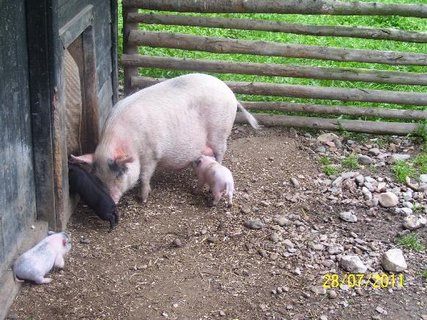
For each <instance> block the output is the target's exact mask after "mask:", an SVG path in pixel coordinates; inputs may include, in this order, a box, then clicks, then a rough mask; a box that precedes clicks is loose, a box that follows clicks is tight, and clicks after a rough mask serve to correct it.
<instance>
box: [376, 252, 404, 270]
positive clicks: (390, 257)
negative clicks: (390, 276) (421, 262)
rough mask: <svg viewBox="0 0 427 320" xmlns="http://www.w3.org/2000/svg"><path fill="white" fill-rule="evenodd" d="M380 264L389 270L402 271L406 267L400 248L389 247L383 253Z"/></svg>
mask: <svg viewBox="0 0 427 320" xmlns="http://www.w3.org/2000/svg"><path fill="white" fill-rule="evenodd" d="M382 266H383V268H384V269H385V270H386V271H389V272H402V271H404V270H406V269H407V268H408V265H407V264H406V261H405V257H404V256H403V252H402V250H400V249H390V250H388V251H387V252H386V253H384V255H383V258H382Z"/></svg>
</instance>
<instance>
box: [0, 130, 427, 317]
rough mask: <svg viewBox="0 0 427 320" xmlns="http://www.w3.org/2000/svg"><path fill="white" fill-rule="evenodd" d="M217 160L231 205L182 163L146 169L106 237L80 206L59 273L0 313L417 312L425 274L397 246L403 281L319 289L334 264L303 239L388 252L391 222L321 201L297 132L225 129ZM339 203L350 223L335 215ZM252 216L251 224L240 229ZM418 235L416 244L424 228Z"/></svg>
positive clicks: (423, 306)
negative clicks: (224, 147) (212, 200)
mask: <svg viewBox="0 0 427 320" xmlns="http://www.w3.org/2000/svg"><path fill="white" fill-rule="evenodd" d="M313 136H314V139H315V137H316V134H313ZM224 164H225V165H226V166H227V167H229V168H230V170H231V171H232V172H233V175H234V179H235V184H236V192H235V198H234V205H233V207H232V208H230V209H228V208H226V206H225V203H224V202H221V203H220V205H218V207H215V208H213V207H209V201H208V196H209V194H208V193H207V192H205V193H204V194H198V195H195V194H193V192H192V188H193V186H194V185H195V177H194V175H193V174H192V172H191V171H190V170H185V171H182V172H175V173H170V172H168V173H163V172H162V173H157V174H156V175H155V177H154V179H153V180H152V190H153V191H152V193H151V195H150V198H149V201H148V203H147V204H146V205H144V206H143V205H141V204H140V203H139V202H138V200H137V197H136V191H137V190H132V191H130V192H128V193H127V194H126V195H125V196H124V197H123V198H122V199H121V200H120V204H119V211H120V214H121V220H120V222H119V226H118V227H117V229H116V230H114V231H113V232H112V233H108V223H107V222H105V221H101V220H99V219H98V218H97V217H96V216H94V215H93V213H92V212H91V211H90V210H89V209H87V208H85V207H84V206H82V205H79V208H78V211H77V212H76V213H75V214H74V215H73V216H72V218H71V221H70V223H69V226H68V231H69V232H70V233H71V236H72V239H73V248H72V250H71V252H70V253H69V254H68V255H67V256H66V258H65V269H64V270H60V271H59V270H56V271H53V272H52V274H51V277H52V278H53V282H52V283H50V284H48V285H40V286H38V285H33V284H27V283H26V284H24V286H23V288H22V290H21V293H20V295H19V296H18V297H17V298H16V301H15V302H14V304H13V305H12V307H11V310H10V312H9V318H8V319H91V320H92V319H239V320H249V319H322V320H325V319H426V318H427V316H426V314H427V294H426V282H425V280H423V279H422V278H421V277H420V276H419V275H418V272H419V270H420V269H422V268H423V267H424V268H425V261H426V259H425V257H426V256H425V253H416V252H412V251H405V257H406V260H407V262H408V265H409V268H408V271H407V272H406V273H404V276H405V284H404V286H403V288H397V287H396V288H394V287H393V288H392V287H391V286H389V287H388V288H380V289H374V288H372V286H371V285H370V284H369V285H365V286H362V287H360V288H349V287H345V286H344V287H342V288H337V289H335V290H331V289H327V290H325V289H324V288H323V284H324V282H325V280H324V278H323V277H322V276H323V275H324V274H327V273H338V274H341V275H342V274H343V273H344V271H343V270H342V269H341V268H340V267H339V265H338V262H337V261H336V260H333V259H331V257H330V255H329V254H328V252H327V251H326V250H325V249H322V248H317V249H316V248H315V247H314V246H313V244H316V243H317V244H322V243H324V244H326V243H328V241H329V242H332V243H334V242H335V243H339V244H342V245H343V246H344V250H345V252H354V251H355V250H356V249H355V248H354V247H355V244H356V243H354V242H353V243H352V242H351V241H349V239H353V238H354V237H356V238H357V239H359V240H357V241H359V242H360V243H363V242H364V243H369V244H373V245H372V247H374V245H377V246H378V247H380V248H384V249H389V248H392V247H395V245H394V242H395V238H396V235H397V234H398V232H400V231H402V227H401V224H402V221H401V219H400V217H398V216H396V215H395V214H393V213H391V211H390V210H387V209H379V210H378V211H376V212H374V213H373V212H372V210H369V208H367V207H366V206H365V205H364V204H363V201H360V203H359V204H354V203H352V202H349V203H348V204H343V203H340V204H336V203H335V204H334V203H332V202H331V201H330V200H329V199H328V197H327V196H325V194H324V191H323V190H322V189H321V188H319V186H318V184H315V183H313V181H314V180H315V179H317V178H318V177H322V174H321V171H322V167H321V164H320V163H319V161H318V156H317V154H316V152H313V151H312V150H311V149H310V148H309V147H308V143H307V139H306V136H304V133H303V132H296V131H295V130H288V129H262V130H260V131H258V132H254V131H253V130H252V129H250V128H249V127H248V126H236V127H235V129H234V130H233V134H232V137H231V139H230V142H229V148H228V151H227V153H226V156H225V159H224ZM291 178H296V179H298V182H299V184H298V186H295V185H293V184H292V183H291V182H290V179H291ZM349 209H352V210H355V211H356V212H357V214H358V218H359V220H358V222H356V223H351V224H350V223H347V222H344V221H342V220H340V219H339V217H338V214H339V213H340V212H342V211H345V210H349ZM278 217H282V218H283V217H285V218H286V219H285V223H278ZM252 219H258V220H259V221H261V222H262V225H261V226H260V227H261V228H260V229H258V230H256V229H251V227H248V226H247V225H246V224H247V223H248V221H250V220H252ZM420 234H421V235H422V240H423V241H424V243H425V241H426V235H425V234H426V232H425V228H424V229H423V231H421V232H420ZM355 235H357V236H355ZM285 240H287V241H285ZM289 241H290V242H292V243H293V244H294V247H292V246H289ZM289 247H291V249H293V250H287V249H289ZM380 251H381V250H380ZM355 252H357V250H356V251H355ZM370 257H371V258H372V259H373V260H375V259H376V260H378V259H379V258H378V257H379V253H378V252H373V253H372V252H370ZM423 264H424V265H423ZM372 268H373V270H380V269H379V267H378V263H373V264H372ZM368 272H370V271H368ZM382 272H384V271H382ZM407 279H408V280H407ZM331 291H333V293H331Z"/></svg>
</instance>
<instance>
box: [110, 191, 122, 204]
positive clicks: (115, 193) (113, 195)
mask: <svg viewBox="0 0 427 320" xmlns="http://www.w3.org/2000/svg"><path fill="white" fill-rule="evenodd" d="M110 196H111V199H113V201H114V203H115V204H118V203H119V200H120V198H121V197H122V193H121V192H120V191H119V190H118V189H113V190H111V192H110Z"/></svg>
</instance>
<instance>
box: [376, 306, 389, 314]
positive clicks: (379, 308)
mask: <svg viewBox="0 0 427 320" xmlns="http://www.w3.org/2000/svg"><path fill="white" fill-rule="evenodd" d="M375 311H376V312H378V313H381V314H383V315H385V316H386V315H387V311H386V310H385V309H384V308H382V307H380V306H378V307H376V308H375Z"/></svg>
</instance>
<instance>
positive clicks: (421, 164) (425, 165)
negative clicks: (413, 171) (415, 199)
mask: <svg viewBox="0 0 427 320" xmlns="http://www.w3.org/2000/svg"><path fill="white" fill-rule="evenodd" d="M414 165H415V166H417V168H418V170H419V172H420V173H421V174H423V173H424V174H425V173H427V153H425V152H423V153H420V154H419V155H417V156H416V158H415V160H414Z"/></svg>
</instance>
